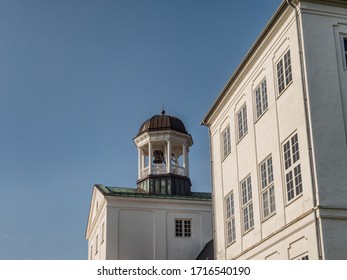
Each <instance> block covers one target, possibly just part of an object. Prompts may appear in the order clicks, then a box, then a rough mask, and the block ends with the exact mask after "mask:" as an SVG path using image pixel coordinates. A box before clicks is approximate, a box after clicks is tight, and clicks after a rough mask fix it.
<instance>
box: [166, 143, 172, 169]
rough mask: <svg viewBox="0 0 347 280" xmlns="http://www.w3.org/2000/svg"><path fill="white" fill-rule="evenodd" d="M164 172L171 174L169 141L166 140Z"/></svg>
mask: <svg viewBox="0 0 347 280" xmlns="http://www.w3.org/2000/svg"><path fill="white" fill-rule="evenodd" d="M166 172H167V173H171V141H170V140H167V162H166Z"/></svg>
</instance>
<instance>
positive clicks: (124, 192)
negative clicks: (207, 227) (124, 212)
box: [95, 184, 211, 201]
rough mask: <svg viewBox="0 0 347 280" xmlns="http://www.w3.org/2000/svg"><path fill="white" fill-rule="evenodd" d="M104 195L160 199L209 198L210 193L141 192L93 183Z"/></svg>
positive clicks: (208, 199)
mask: <svg viewBox="0 0 347 280" xmlns="http://www.w3.org/2000/svg"><path fill="white" fill-rule="evenodd" d="M95 187H97V188H98V189H99V190H100V191H101V192H102V193H103V194H104V195H105V196H125V197H139V198H160V199H177V200H206V201H210V200H211V193H208V192H191V194H190V195H186V196H179V195H158V194H148V193H145V192H141V190H138V189H134V188H120V187H107V186H104V185H99V184H98V185H95Z"/></svg>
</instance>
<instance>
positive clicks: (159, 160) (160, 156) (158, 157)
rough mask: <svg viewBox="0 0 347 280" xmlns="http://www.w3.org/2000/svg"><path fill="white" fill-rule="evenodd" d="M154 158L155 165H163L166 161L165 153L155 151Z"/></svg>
mask: <svg viewBox="0 0 347 280" xmlns="http://www.w3.org/2000/svg"><path fill="white" fill-rule="evenodd" d="M153 156H154V159H153V163H155V164H160V163H163V161H164V153H163V152H162V151H160V150H154V151H153Z"/></svg>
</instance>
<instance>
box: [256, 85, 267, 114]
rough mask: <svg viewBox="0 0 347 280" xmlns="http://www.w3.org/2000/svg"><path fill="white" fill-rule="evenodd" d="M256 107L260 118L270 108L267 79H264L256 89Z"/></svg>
mask: <svg viewBox="0 0 347 280" xmlns="http://www.w3.org/2000/svg"><path fill="white" fill-rule="evenodd" d="M255 107H256V116H257V119H259V118H260V117H261V116H262V115H263V114H264V113H265V111H266V110H267V108H268V102H267V86H266V80H264V81H262V82H261V84H260V85H259V86H258V87H257V88H256V90H255Z"/></svg>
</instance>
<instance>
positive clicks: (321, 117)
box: [301, 3, 347, 207]
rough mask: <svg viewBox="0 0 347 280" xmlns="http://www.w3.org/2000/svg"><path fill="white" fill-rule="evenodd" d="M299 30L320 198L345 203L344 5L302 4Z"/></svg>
mask: <svg viewBox="0 0 347 280" xmlns="http://www.w3.org/2000/svg"><path fill="white" fill-rule="evenodd" d="M302 6H303V11H302V14H301V17H302V30H303V36H304V41H303V42H304V53H305V66H306V76H307V88H308V95H309V105H310V117H311V126H312V135H313V144H314V158H315V165H316V172H317V181H318V192H319V201H320V204H321V205H324V206H333V205H334V206H339V207H346V206H347V191H346V188H347V172H346V171H347V148H346V145H347V140H346V135H347V132H346V123H347V111H346V110H347V71H346V69H345V68H344V67H343V56H342V45H341V40H340V36H341V35H347V9H346V8H344V9H342V8H333V7H328V6H321V5H315V4H308V3H304V4H303V5H302Z"/></svg>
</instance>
